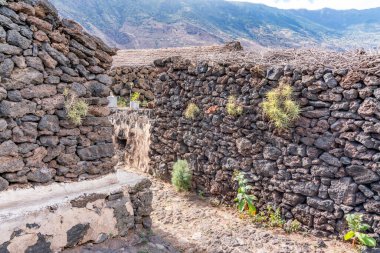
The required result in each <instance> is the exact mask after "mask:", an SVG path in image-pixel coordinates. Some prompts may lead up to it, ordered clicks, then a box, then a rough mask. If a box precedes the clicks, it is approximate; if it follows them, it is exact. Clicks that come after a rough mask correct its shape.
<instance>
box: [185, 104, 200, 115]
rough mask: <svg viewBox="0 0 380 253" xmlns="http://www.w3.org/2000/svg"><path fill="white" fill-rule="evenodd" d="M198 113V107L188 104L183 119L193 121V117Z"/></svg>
mask: <svg viewBox="0 0 380 253" xmlns="http://www.w3.org/2000/svg"><path fill="white" fill-rule="evenodd" d="M199 112H200V109H199V107H198V106H197V105H196V104H194V103H190V104H188V106H187V108H186V110H185V118H186V119H195V117H196V116H197V114H198V113H199Z"/></svg>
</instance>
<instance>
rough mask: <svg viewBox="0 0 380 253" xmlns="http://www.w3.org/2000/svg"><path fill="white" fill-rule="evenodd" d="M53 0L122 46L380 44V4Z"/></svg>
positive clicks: (64, 12)
mask: <svg viewBox="0 0 380 253" xmlns="http://www.w3.org/2000/svg"><path fill="white" fill-rule="evenodd" d="M51 1H52V2H53V3H54V4H55V5H56V6H57V8H58V9H59V11H60V12H61V15H62V16H64V17H68V18H71V19H74V20H76V21H78V22H79V23H81V24H82V25H83V26H84V27H85V28H86V29H87V30H89V31H90V32H92V33H94V34H96V35H97V36H99V37H101V38H102V39H104V40H105V41H106V42H107V43H108V44H110V45H113V46H118V47H120V48H161V47H176V46H193V45H208V44H215V43H223V42H226V41H230V40H233V39H239V40H242V41H243V44H245V45H246V46H251V47H255V46H256V47H257V46H258V45H261V46H270V47H300V46H315V45H322V46H324V47H332V48H347V47H356V46H357V44H358V43H360V46H363V47H368V46H371V47H372V46H377V45H380V8H376V9H370V10H362V11H358V10H347V11H337V10H331V9H323V10H318V11H308V10H281V9H276V8H272V7H268V6H265V5H260V4H250V3H240V2H228V1H224V0H107V1H104V0H76V1H67V0H51ZM369 38H370V39H369Z"/></svg>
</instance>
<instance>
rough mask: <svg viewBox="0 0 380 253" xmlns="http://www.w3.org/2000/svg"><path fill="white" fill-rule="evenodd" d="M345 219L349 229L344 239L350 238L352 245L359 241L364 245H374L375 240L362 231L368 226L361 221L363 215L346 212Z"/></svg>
mask: <svg viewBox="0 0 380 253" xmlns="http://www.w3.org/2000/svg"><path fill="white" fill-rule="evenodd" d="M346 221H347V224H348V227H349V229H350V230H349V231H348V232H347V233H346V234H345V235H344V240H345V241H348V240H352V245H353V246H355V244H356V242H357V241H359V243H360V244H362V245H364V246H367V247H376V240H375V239H374V238H372V237H370V236H369V235H367V234H365V233H363V232H365V231H367V230H368V229H369V228H370V226H369V225H368V224H365V223H363V215H361V214H357V213H355V214H348V215H347V216H346Z"/></svg>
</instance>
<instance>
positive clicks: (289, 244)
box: [66, 174, 357, 253]
mask: <svg viewBox="0 0 380 253" xmlns="http://www.w3.org/2000/svg"><path fill="white" fill-rule="evenodd" d="M144 175H145V174H144ZM145 176H147V175H145ZM149 178H150V179H151V181H152V187H151V189H152V191H153V196H154V197H153V209H154V211H153V213H152V215H151V217H152V221H153V227H152V231H150V232H148V233H139V232H137V233H135V234H131V235H130V236H129V237H128V238H119V239H111V240H108V241H106V242H105V243H102V244H98V245H91V244H89V245H86V246H82V247H80V248H76V249H74V250H67V251H66V252H67V253H94V252H96V253H116V252H120V253H251V252H252V253H308V252H312V253H351V252H352V253H353V252H357V251H356V250H354V249H353V248H351V247H350V244H347V243H342V242H341V241H335V240H327V239H323V240H322V239H320V238H317V237H314V236H310V235H307V234H295V233H293V234H291V235H288V234H286V233H285V232H284V231H283V230H281V229H277V230H272V229H269V228H263V227H259V226H258V225H256V224H253V223H252V222H250V221H248V220H242V219H240V218H239V217H238V214H237V213H236V212H235V211H234V210H233V209H232V208H226V207H221V206H220V207H214V206H212V205H211V204H210V201H209V200H208V199H204V198H201V197H199V196H197V195H195V194H190V193H177V192H176V191H175V190H174V188H173V187H172V186H171V185H169V184H167V183H163V182H162V181H159V180H157V179H155V178H152V177H150V176H149Z"/></svg>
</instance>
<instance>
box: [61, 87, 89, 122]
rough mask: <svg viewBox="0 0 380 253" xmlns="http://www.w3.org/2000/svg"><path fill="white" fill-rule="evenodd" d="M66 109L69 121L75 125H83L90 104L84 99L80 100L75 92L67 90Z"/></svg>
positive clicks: (65, 91) (65, 93)
mask: <svg viewBox="0 0 380 253" xmlns="http://www.w3.org/2000/svg"><path fill="white" fill-rule="evenodd" d="M63 95H64V96H65V109H66V113H67V117H68V119H69V120H70V121H71V122H72V123H74V124H75V125H81V124H82V120H83V118H84V117H86V116H87V114H88V104H87V102H86V101H84V100H83V99H80V98H78V96H77V95H76V94H75V93H74V92H70V91H69V90H68V89H65V90H64V92H63Z"/></svg>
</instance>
